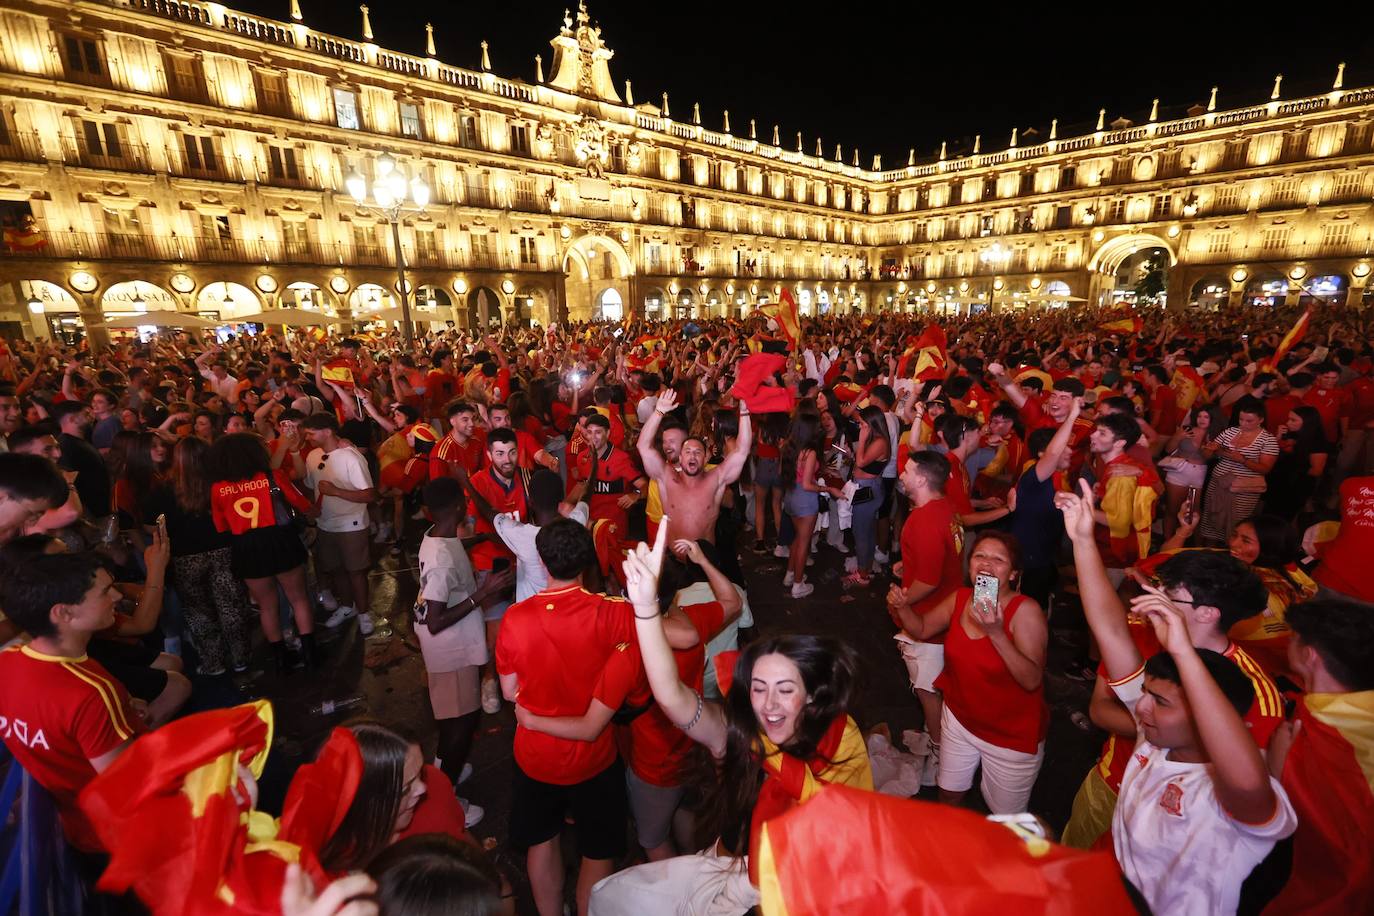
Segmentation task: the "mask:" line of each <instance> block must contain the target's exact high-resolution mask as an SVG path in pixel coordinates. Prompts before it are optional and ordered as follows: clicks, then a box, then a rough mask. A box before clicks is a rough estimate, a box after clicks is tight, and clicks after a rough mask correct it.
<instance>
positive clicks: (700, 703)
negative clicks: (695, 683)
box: [673, 690, 706, 732]
mask: <svg viewBox="0 0 1374 916" xmlns="http://www.w3.org/2000/svg"><path fill="white" fill-rule="evenodd" d="M692 693H696V696H697V714H696V715H694V716H692V721H691V722H688V723H687V724H686V725H680V724H678V723H673V724H675V725H677V727H678V728H680V729H682V730H683V731H685V732H689V731H691V730H692V728H693V726H695V725H696V724H697V723H698V722H700V721H701V714H702V712H704V711H705V709H706V701H705V700H703V699H702V697H701V694H699V693H697V692H696V691H695V690H693V691H692Z"/></svg>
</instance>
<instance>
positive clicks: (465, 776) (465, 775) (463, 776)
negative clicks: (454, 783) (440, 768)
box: [458, 763, 472, 786]
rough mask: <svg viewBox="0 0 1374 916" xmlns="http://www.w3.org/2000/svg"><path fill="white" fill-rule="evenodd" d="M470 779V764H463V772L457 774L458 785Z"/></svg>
mask: <svg viewBox="0 0 1374 916" xmlns="http://www.w3.org/2000/svg"><path fill="white" fill-rule="evenodd" d="M471 778H472V764H470V763H465V764H463V772H461V773H459V774H458V785H460V786H461V785H462V784H463V783H465V782H467V781H468V780H469V779H471Z"/></svg>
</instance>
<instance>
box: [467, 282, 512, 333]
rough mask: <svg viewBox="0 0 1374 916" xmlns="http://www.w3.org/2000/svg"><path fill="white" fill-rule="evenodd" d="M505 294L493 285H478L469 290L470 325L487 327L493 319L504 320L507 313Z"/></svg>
mask: <svg viewBox="0 0 1374 916" xmlns="http://www.w3.org/2000/svg"><path fill="white" fill-rule="evenodd" d="M505 298H506V297H505V296H502V295H501V291H500V290H498V289H496V288H495V287H491V286H482V285H480V284H479V285H477V286H474V287H473V288H472V289H470V290H468V294H467V317H468V327H470V328H482V329H486V328H488V327H490V325H491V320H492V319H493V318H495V319H496V320H497V321H504V320H505V314H506V307H505Z"/></svg>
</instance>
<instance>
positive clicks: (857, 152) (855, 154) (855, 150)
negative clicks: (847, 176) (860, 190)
mask: <svg viewBox="0 0 1374 916" xmlns="http://www.w3.org/2000/svg"><path fill="white" fill-rule="evenodd" d="M858 167H859V148H858V147H857V146H856V147H854V168H856V169H857V168H858Z"/></svg>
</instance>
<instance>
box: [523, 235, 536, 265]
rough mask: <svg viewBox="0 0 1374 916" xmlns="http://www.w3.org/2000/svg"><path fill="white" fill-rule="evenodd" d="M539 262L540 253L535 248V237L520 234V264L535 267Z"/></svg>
mask: <svg viewBox="0 0 1374 916" xmlns="http://www.w3.org/2000/svg"><path fill="white" fill-rule="evenodd" d="M538 263H539V253H538V251H537V249H536V248H535V244H534V237H533V236H529V235H522V236H520V265H521V266H522V267H534V266H535V265H537V264H538Z"/></svg>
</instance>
